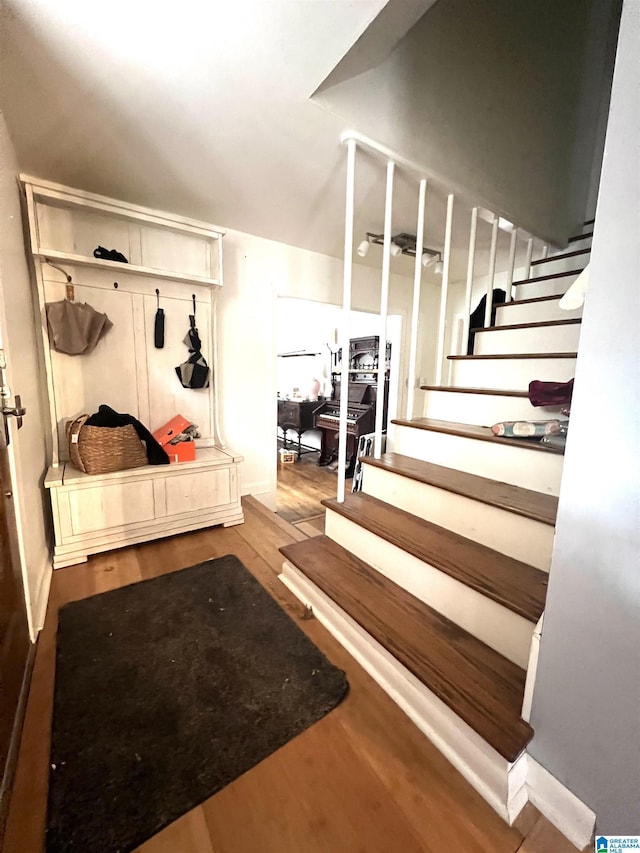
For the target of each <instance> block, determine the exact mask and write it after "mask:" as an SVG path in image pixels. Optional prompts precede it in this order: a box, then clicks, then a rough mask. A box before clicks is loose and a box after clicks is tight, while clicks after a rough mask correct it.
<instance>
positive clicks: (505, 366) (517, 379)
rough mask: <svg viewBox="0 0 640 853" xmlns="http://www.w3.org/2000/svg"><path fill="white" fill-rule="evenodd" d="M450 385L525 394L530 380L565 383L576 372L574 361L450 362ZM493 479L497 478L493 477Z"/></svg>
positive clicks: (554, 359) (461, 359)
mask: <svg viewBox="0 0 640 853" xmlns="http://www.w3.org/2000/svg"><path fill="white" fill-rule="evenodd" d="M451 365H452V367H451V384H452V385H457V386H459V387H461V388H487V387H489V388H499V389H500V390H506V391H526V390H527V389H528V388H529V383H530V382H531V381H532V380H533V379H540V380H543V381H545V382H567V381H568V380H569V379H573V377H574V376H575V372H576V359H575V358H566V357H565V358H562V357H561V358H518V357H517V356H514V357H513V358H496V359H491V358H488V359H473V358H454V359H451ZM496 479H497V478H496Z"/></svg>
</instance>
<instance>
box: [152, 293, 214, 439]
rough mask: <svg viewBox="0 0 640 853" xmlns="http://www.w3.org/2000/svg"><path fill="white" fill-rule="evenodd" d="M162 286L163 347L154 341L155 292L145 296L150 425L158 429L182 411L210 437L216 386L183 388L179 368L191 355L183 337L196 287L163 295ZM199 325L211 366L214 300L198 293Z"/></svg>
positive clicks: (197, 323) (203, 433) (197, 319)
mask: <svg viewBox="0 0 640 853" xmlns="http://www.w3.org/2000/svg"><path fill="white" fill-rule="evenodd" d="M159 289H160V307H161V308H162V309H163V310H164V313H165V329H164V331H165V334H164V347H163V348H162V349H156V348H155V346H154V343H153V329H154V321H155V315H156V308H157V301H156V296H155V293H154V294H153V296H145V297H144V308H143V315H144V320H143V322H144V340H145V343H146V346H145V351H146V367H147V369H146V376H147V382H148V394H149V425H150V429H152V430H156V429H158V428H159V427H161V426H162V425H163V424H165V423H166V422H167V421H168V420H170V419H171V418H172V417H173V416H174V415H176V414H181V415H183V417H185V418H187V420H188V421H190V422H191V423H195V424H197V425H198V426H199V428H200V432H201V435H202V436H203V437H210V436H212V435H213V423H212V413H213V388H212V387H209V388H183V387H182V384H181V382H180V380H179V379H178V376H177V375H176V370H175V369H176V367H177V366H178V365H179V364H182V362H183V361H186V360H187V359H188V357H189V350H188V349H187V347H186V346H185V344H184V342H183V341H184V337H185V335H186V333H187V330H188V328H189V315H190V314H192V313H193V303H192V302H191V293H192V292H193V291H194V290H195V288H188V289H185V293H184V296H183V297H182V298H176V297H175V295H173V296H171V297H167V296H165V295H163V291H162V285H161V284H160V285H159ZM196 325H197V327H198V331H199V333H200V340H201V341H202V354H203V355H204V357H205V359H206V361H207V364H209V366H211V362H212V353H211V303H210V302H209V301H206V302H205V301H200V300H199V299H198V297H197V298H196Z"/></svg>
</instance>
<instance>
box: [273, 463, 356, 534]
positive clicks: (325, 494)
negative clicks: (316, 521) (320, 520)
mask: <svg viewBox="0 0 640 853" xmlns="http://www.w3.org/2000/svg"><path fill="white" fill-rule="evenodd" d="M319 455H320V454H319V453H305V454H304V455H303V457H302V458H301V459H299V460H296V462H294V463H293V464H292V465H281V464H279V463H278V494H277V499H276V501H277V502H276V512H277V513H278V515H279V516H280V517H281V518H284V519H285V520H286V521H290V522H291V523H292V524H297V523H298V522H300V521H308V520H310V519H311V518H316V517H317V516H318V515H321V514H323V509H322V506H321V501H323V500H324V499H325V498H334V497H335V496H336V491H337V488H338V475H337V474H336V473H335V472H333V471H330V470H328V468H326V467H324V466H323V467H320V466H319V465H318V464H317V461H318V457H319ZM347 491H351V480H347Z"/></svg>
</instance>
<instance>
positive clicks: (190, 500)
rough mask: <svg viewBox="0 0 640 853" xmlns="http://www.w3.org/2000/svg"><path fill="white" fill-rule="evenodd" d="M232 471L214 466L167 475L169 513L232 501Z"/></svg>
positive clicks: (192, 510)
mask: <svg viewBox="0 0 640 853" xmlns="http://www.w3.org/2000/svg"><path fill="white" fill-rule="evenodd" d="M230 474H231V471H230V470H229V468H213V469H211V468H210V469H208V470H205V471H195V472H193V473H189V474H180V475H178V476H174V477H167V479H166V487H167V515H169V516H172V515H180V514H181V513H185V512H195V511H197V510H201V509H209V508H213V507H217V506H224V505H225V504H229V503H231V483H230Z"/></svg>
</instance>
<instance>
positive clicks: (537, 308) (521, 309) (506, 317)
mask: <svg viewBox="0 0 640 853" xmlns="http://www.w3.org/2000/svg"><path fill="white" fill-rule="evenodd" d="M534 298H535V297H533V296H531V297H527V299H534ZM561 298H562V297H560V296H552V297H551V298H550V299H548V298H545V297H543V299H542V300H541V301H536V302H507V303H506V304H504V305H499V306H498V308H497V309H496V326H513V325H517V324H518V323H545V322H547V321H548V320H580V319H581V318H582V308H575V309H574V310H573V311H563V310H562V309H561V308H560V307H559V305H560V299H561Z"/></svg>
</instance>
